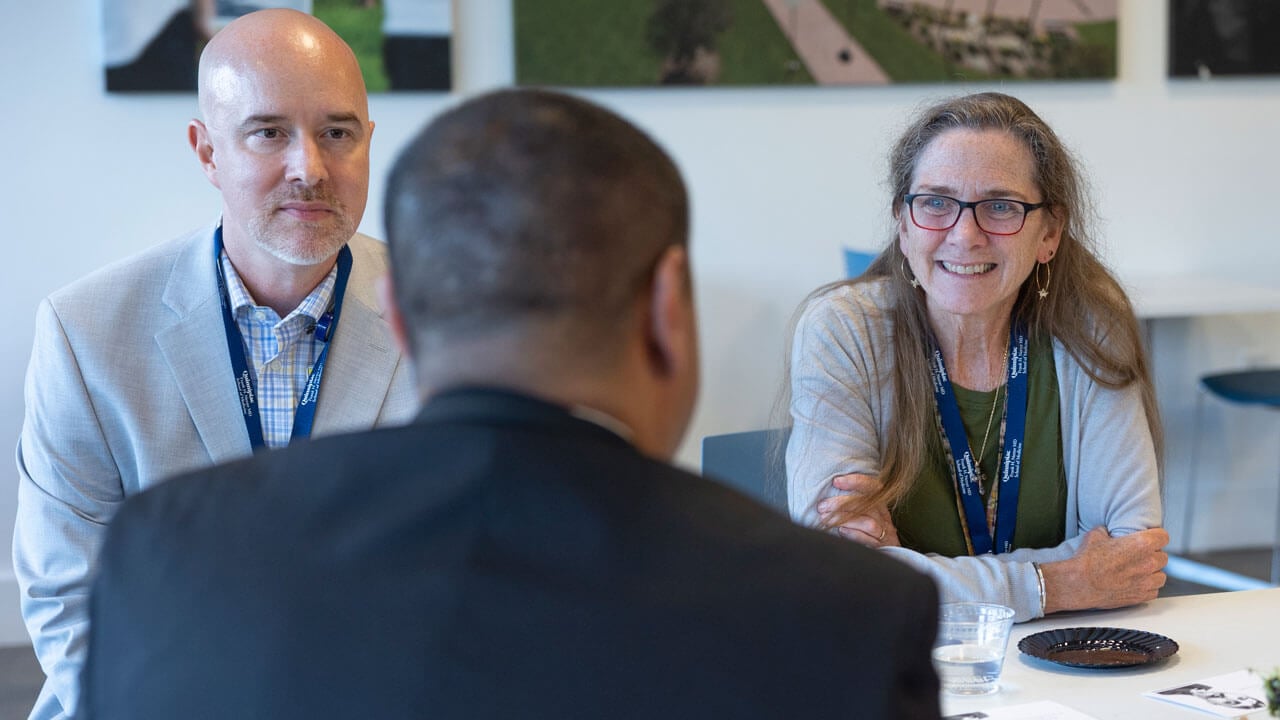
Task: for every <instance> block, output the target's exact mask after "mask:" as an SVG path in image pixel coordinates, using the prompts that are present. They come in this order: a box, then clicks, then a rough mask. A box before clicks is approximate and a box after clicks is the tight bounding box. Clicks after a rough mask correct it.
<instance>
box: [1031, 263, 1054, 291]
mask: <svg viewBox="0 0 1280 720" xmlns="http://www.w3.org/2000/svg"><path fill="white" fill-rule="evenodd" d="M1040 268H1044V272H1045V277H1044V285H1043V286H1042V285H1040ZM1035 277H1036V294H1037V295H1039V296H1040V299H1041V300H1043V299H1045V298H1047V297H1049V283H1050V282H1053V268H1051V267H1049V263H1047V262H1042V263H1036V270H1035Z"/></svg>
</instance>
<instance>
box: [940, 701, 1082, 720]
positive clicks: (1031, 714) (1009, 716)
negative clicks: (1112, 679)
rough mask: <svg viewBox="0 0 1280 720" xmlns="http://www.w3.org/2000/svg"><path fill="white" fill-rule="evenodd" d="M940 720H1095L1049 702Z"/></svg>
mask: <svg viewBox="0 0 1280 720" xmlns="http://www.w3.org/2000/svg"><path fill="white" fill-rule="evenodd" d="M942 720H1097V719H1096V718H1094V717H1093V716H1092V715H1085V714H1084V713H1082V712H1079V711H1078V710H1072V709H1071V708H1069V707H1067V706H1066V705H1059V704H1058V703H1056V702H1053V701H1050V700H1042V701H1040V702H1033V703H1025V704H1023V705H1008V706H1006V707H998V708H991V709H990V710H978V711H974V712H967V713H957V714H955V715H947V716H946V717H944V718H943V719H942Z"/></svg>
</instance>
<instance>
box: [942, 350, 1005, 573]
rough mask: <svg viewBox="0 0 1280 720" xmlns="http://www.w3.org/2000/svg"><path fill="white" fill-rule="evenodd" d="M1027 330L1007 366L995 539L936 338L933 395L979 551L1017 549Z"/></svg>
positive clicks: (995, 487) (964, 519)
mask: <svg viewBox="0 0 1280 720" xmlns="http://www.w3.org/2000/svg"><path fill="white" fill-rule="evenodd" d="M1028 347H1029V343H1028V340H1027V330H1026V328H1025V327H1022V326H1017V327H1015V328H1014V329H1013V332H1011V333H1010V334H1009V366H1008V367H1007V368H1006V373H1007V375H1006V379H1007V381H1008V389H1007V395H1006V405H1005V407H1006V410H1005V412H1006V418H1005V431H1004V437H1003V440H1002V442H1001V448H1002V452H1001V454H1000V459H999V466H998V470H997V474H998V482H996V483H994V484H993V485H992V487H991V494H992V501H995V500H996V498H997V497H998V499H999V500H998V502H996V503H995V507H996V511H995V527H994V535H995V544H994V545H993V544H992V541H991V536H992V534H993V531H992V529H991V527H990V525H989V519H990V514H989V510H988V508H987V507H984V503H983V500H982V486H981V484H980V483H979V481H978V473H979V469H978V463H977V461H976V460H975V459H974V457H973V452H972V449H971V448H970V446H969V438H968V436H967V435H966V434H965V431H964V422H963V421H962V420H961V419H960V406H959V405H958V404H957V403H956V397H955V392H954V391H953V390H952V388H951V381H950V379H949V378H948V377H947V369H946V367H944V365H943V362H942V351H941V350H939V349H938V347H937V343H936V342H935V343H934V344H933V348H932V350H933V354H932V356H931V357H930V358H929V365H930V367H931V368H932V370H933V397H934V399H935V400H936V401H937V404H938V415H939V418H940V419H941V421H942V431H943V435H944V436H945V439H946V441H947V444H948V445H950V447H951V459H952V476H953V479H954V480H955V486H956V493H957V495H958V496H959V499H960V505H961V508H962V509H963V512H962V513H961V515H960V519H961V521H962V523H963V524H964V526H965V533H966V535H967V537H968V545H969V549H970V551H971V552H972V553H973V554H974V555H985V554H988V553H991V552H996V553H1006V552H1011V551H1012V550H1013V530H1014V527H1015V526H1016V525H1017V522H1018V490H1019V486H1020V485H1021V484H1022V442H1023V438H1024V437H1025V436H1026V429H1027V384H1028V383H1027V373H1028V365H1027V359H1028Z"/></svg>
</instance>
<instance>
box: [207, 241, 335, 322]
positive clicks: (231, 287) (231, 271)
mask: <svg viewBox="0 0 1280 720" xmlns="http://www.w3.org/2000/svg"><path fill="white" fill-rule="evenodd" d="M221 261H222V273H223V276H224V277H225V278H226V279H227V296H228V299H229V300H230V301H231V310H232V312H233V313H234V314H235V315H236V317H239V316H240V315H241V314H242V313H244V312H246V311H249V310H253V309H254V308H257V307H259V305H258V303H257V302H255V301H254V299H253V296H252V295H250V294H249V288H247V287H245V286H244V281H243V280H241V279H240V273H238V272H236V268H235V265H233V264H231V258H229V257H227V251H226V250H223V251H222V258H221ZM337 281H338V266H337V264H336V263H335V264H334V266H333V268H331V269H330V270H329V274H328V275H326V276H325V277H324V280H321V281H320V284H319V285H317V286H316V287H315V289H314V290H312V291H311V292H310V293H309V294H308V295H307V296H306V297H305V298H303V299H302V302H301V303H300V304H299V305H298V307H296V308H294V309H293V310H292V311H291V312H290V313H289V314H288V315H287V316H285V317H283V318H281V322H284V321H286V320H289V319H290V318H294V317H297V316H299V315H305V316H306V317H308V318H310V319H311V320H312V322H315V321H316V320H319V319H320V316H321V315H324V314H325V312H327V311H328V310H329V306H330V304H331V303H332V302H333V287H334V284H335V283H337Z"/></svg>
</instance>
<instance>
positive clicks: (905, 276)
mask: <svg viewBox="0 0 1280 720" xmlns="http://www.w3.org/2000/svg"><path fill="white" fill-rule="evenodd" d="M898 270H899V271H901V272H902V279H904V280H906V281H907V282H909V283H911V287H913V288H918V287H920V281H919V280H917V279H915V277H914V276H912V275H908V274H907V259H906V258H902V262H901V263H899V264H898Z"/></svg>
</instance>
